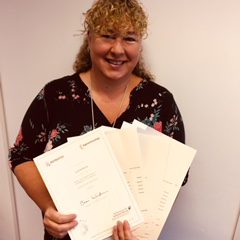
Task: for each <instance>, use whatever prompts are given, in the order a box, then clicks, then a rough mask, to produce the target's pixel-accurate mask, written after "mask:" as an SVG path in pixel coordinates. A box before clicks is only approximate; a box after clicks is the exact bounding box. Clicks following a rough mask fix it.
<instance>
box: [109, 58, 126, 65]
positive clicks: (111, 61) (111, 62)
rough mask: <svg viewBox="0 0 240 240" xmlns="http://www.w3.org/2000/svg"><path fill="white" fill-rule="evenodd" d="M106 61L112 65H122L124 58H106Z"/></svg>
mask: <svg viewBox="0 0 240 240" xmlns="http://www.w3.org/2000/svg"><path fill="white" fill-rule="evenodd" d="M106 61H107V62H108V63H110V64H113V65H122V64H124V63H125V62H126V60H113V59H106Z"/></svg>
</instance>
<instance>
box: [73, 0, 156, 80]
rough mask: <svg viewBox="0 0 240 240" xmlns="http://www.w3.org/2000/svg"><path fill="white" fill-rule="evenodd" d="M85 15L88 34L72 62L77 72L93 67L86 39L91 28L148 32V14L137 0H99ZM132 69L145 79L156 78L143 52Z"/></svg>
mask: <svg viewBox="0 0 240 240" xmlns="http://www.w3.org/2000/svg"><path fill="white" fill-rule="evenodd" d="M84 15H85V20H84V25H83V26H84V29H83V34H84V35H85V36H84V39H83V43H82V45H81V47H80V50H79V52H78V54H77V57H76V60H75V63H74V66H73V68H74V70H75V71H76V72H77V73H81V72H86V71H88V70H90V69H91V67H92V61H91V57H90V53H89V48H88V40H87V34H88V33H89V32H90V31H93V32H95V33H99V34H104V33H106V32H108V31H109V30H111V31H114V32H117V33H121V34H126V33H127V32H129V30H132V29H134V32H135V33H136V34H137V35H139V36H140V37H141V38H143V37H146V36H147V16H146V14H145V12H144V10H143V8H142V6H141V3H140V2H139V1H138V0H97V1H95V3H94V4H93V5H92V7H91V8H90V9H89V10H88V11H87V12H86V13H84ZM133 73H134V74H135V75H137V76H139V77H141V78H143V79H147V80H152V79H153V76H152V74H151V73H150V72H149V71H148V70H146V68H145V66H144V63H143V59H142V56H141V57H140V60H139V62H138V63H137V65H136V67H135V68H134V70H133Z"/></svg>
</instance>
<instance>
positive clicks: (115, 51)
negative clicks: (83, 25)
mask: <svg viewBox="0 0 240 240" xmlns="http://www.w3.org/2000/svg"><path fill="white" fill-rule="evenodd" d="M88 44H89V49H90V56H91V60H92V70H93V71H94V72H96V73H97V74H98V75H99V74H100V76H102V77H104V78H107V79H108V80H109V79H110V80H126V79H127V78H129V77H130V76H131V74H132V71H133V69H134V68H135V66H136V64H137V63H138V61H139V58H140V55H141V44H142V43H141V38H140V37H139V36H138V35H137V34H135V33H134V32H129V33H127V34H124V35H123V36H122V35H120V34H116V33H111V32H110V33H106V34H96V33H93V32H90V33H89V35H88ZM100 76H99V77H100Z"/></svg>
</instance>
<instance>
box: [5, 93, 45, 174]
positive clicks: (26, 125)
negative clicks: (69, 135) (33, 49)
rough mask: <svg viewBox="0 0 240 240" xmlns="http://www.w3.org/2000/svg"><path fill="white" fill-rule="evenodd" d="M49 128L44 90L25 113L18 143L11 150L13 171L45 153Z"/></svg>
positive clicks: (10, 158)
mask: <svg viewBox="0 0 240 240" xmlns="http://www.w3.org/2000/svg"><path fill="white" fill-rule="evenodd" d="M47 126H48V109H47V105H46V101H45V96H44V88H43V89H42V90H41V91H40V92H39V93H38V95H37V96H36V97H35V99H34V100H33V102H32V103H31V105H30V106H29V108H28V110H27V112H26V113H25V116H24V118H23V121H22V124H21V127H20V130H19V133H18V136H17V138H16V141H15V143H14V145H13V146H12V147H11V148H10V150H9V161H10V166H11V169H12V170H14V168H15V167H16V166H17V165H19V164H21V163H23V162H26V161H32V160H33V158H34V157H36V156H37V155H40V154H41V153H43V151H44V148H45V146H46V143H47V139H48V129H47Z"/></svg>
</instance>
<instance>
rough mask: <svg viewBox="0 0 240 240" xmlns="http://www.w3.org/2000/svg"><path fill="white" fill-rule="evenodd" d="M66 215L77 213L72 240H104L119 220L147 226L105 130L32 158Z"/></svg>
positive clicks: (51, 193) (59, 208) (61, 210)
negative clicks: (76, 223)
mask: <svg viewBox="0 0 240 240" xmlns="http://www.w3.org/2000/svg"><path fill="white" fill-rule="evenodd" d="M34 161H35V163H36V165H37V167H38V169H39V171H40V174H41V176H42V178H43V180H44V182H45V184H46V186H47V188H48V190H49V193H50V195H51V197H52V199H53V201H54V203H55V205H56V207H57V209H58V210H59V211H60V212H62V213H66V214H67V213H76V214H77V221H78V223H79V224H78V225H77V227H75V228H74V229H73V230H71V231H70V232H69V234H70V237H71V239H72V240H79V239H81V240H90V239H91V240H100V239H103V238H106V237H108V236H110V235H111V234H112V227H113V226H114V225H115V224H116V222H117V221H118V220H120V221H123V220H124V219H127V220H128V221H129V222H130V224H131V225H133V226H135V225H138V224H139V223H141V222H142V221H143V218H142V215H141V212H140V211H139V208H138V206H137V204H136V202H135V200H134V198H133V195H132V193H131V191H130V190H129V187H128V185H127V182H126V180H125V178H124V175H123V173H122V171H121V169H120V167H119V164H118V162H117V160H116V158H115V156H114V154H113V152H112V150H111V147H110V145H109V144H108V142H107V139H106V137H105V136H104V134H103V133H102V131H101V130H97V131H93V132H90V133H88V134H85V135H83V136H81V137H79V138H78V141H72V142H69V143H66V144H63V145H61V146H60V147H58V148H55V149H53V150H51V151H49V152H47V153H45V154H42V155H41V156H38V157H36V158H35V159H34Z"/></svg>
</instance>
